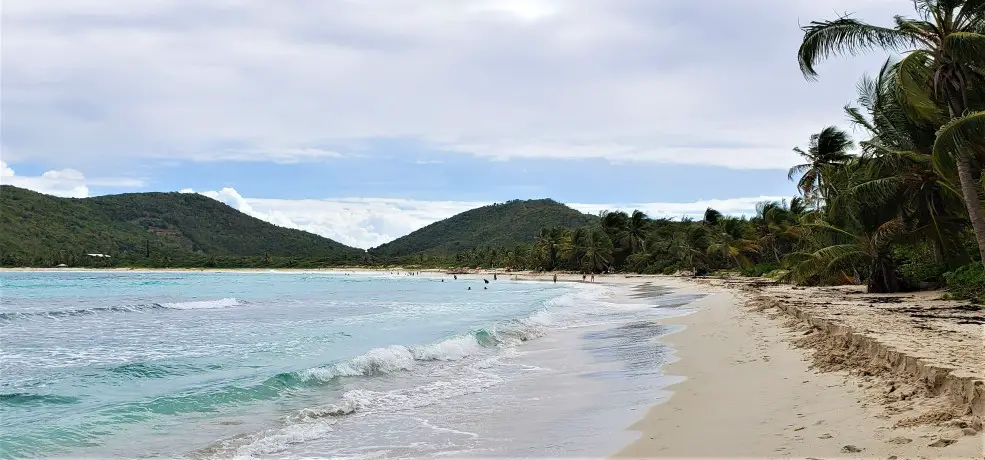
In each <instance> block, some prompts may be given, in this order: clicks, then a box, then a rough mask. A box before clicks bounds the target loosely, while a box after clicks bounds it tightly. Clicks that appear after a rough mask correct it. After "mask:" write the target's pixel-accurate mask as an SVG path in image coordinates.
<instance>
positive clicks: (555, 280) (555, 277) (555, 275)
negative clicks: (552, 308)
mask: <svg viewBox="0 0 985 460" xmlns="http://www.w3.org/2000/svg"><path fill="white" fill-rule="evenodd" d="M554 282H555V283H556V282H557V273H555V274H554Z"/></svg>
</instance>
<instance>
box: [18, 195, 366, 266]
mask: <svg viewBox="0 0 985 460" xmlns="http://www.w3.org/2000/svg"><path fill="white" fill-rule="evenodd" d="M0 228H2V229H3V230H2V231H0V265H4V266H41V267H51V266H56V265H60V264H65V265H68V266H98V267H107V266H137V267H313V266H325V265H342V264H356V263H365V262H366V260H367V255H366V253H365V251H362V250H360V249H356V248H350V247H348V246H344V245H342V244H340V243H337V242H335V241H332V240H330V239H327V238H323V237H320V236H318V235H314V234H311V233H307V232H302V231H300V230H293V229H286V228H282V227H277V226H275V225H272V224H269V223H267V222H264V221H261V220H259V219H256V218H253V217H250V216H248V215H246V214H243V213H241V212H239V211H237V210H235V209H233V208H231V207H229V206H226V205H225V204H222V203H220V202H218V201H216V200H213V199H211V198H207V197H204V196H201V195H197V194H193V193H130V194H124V195H108V196H101V197H94V198H84V199H74V198H56V197H53V196H48V195H43V194H40V193H36V192H32V191H29V190H24V189H20V188H17V187H12V186H8V185H4V186H0ZM88 254H102V255H108V256H109V257H100V256H90V255H88Z"/></svg>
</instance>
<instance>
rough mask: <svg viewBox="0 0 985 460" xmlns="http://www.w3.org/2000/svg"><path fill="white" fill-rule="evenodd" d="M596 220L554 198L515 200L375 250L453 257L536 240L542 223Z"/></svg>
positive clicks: (415, 257)
mask: <svg viewBox="0 0 985 460" xmlns="http://www.w3.org/2000/svg"><path fill="white" fill-rule="evenodd" d="M596 221H598V218H597V217H594V216H590V215H586V214H583V213H581V212H578V211H576V210H574V209H571V208H569V207H567V206H565V205H563V204H561V203H558V202H556V201H554V200H546V199H545V200H527V201H521V200H513V201H508V202H506V203H503V204H494V205H490V206H483V207H481V208H476V209H472V210H469V211H465V212H463V213H461V214H458V215H455V216H453V217H451V218H448V219H445V220H442V221H439V222H435V223H433V224H431V225H428V226H427V227H424V228H422V229H420V230H417V231H415V232H413V233H411V234H409V235H407V236H404V237H401V238H398V239H396V240H394V241H391V242H390V243H387V244H384V245H382V246H379V247H377V248H373V249H370V251H369V252H370V254H372V255H373V256H374V258H375V259H377V260H380V261H391V262H395V263H396V262H410V263H418V262H420V261H422V260H430V261H432V262H435V261H445V262H450V261H451V260H452V256H454V254H456V253H459V252H463V251H466V250H470V249H474V248H480V247H484V248H508V247H513V246H515V245H517V244H524V243H526V244H530V243H533V242H534V237H535V236H536V235H537V232H538V230H539V229H540V228H542V227H554V226H565V227H571V228H578V227H582V226H586V225H591V224H593V223H594V222H596Z"/></svg>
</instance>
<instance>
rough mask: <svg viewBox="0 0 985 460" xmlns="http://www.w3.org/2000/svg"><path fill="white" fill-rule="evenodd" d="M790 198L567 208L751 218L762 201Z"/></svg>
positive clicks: (660, 215) (659, 215) (591, 211)
mask: <svg viewBox="0 0 985 460" xmlns="http://www.w3.org/2000/svg"><path fill="white" fill-rule="evenodd" d="M789 198H790V197H781V196H758V197H750V198H727V199H711V200H698V201H693V202H690V203H623V204H582V203H570V204H568V206H571V207H572V208H575V209H577V210H579V211H581V212H584V213H588V214H596V215H597V214H598V213H599V212H601V211H606V210H608V211H626V212H632V211H634V210H637V209H638V210H640V211H643V212H645V213H646V214H647V215H649V216H650V217H654V218H670V219H675V218H680V217H684V216H687V217H692V218H701V217H703V216H704V213H705V210H707V209H708V208H712V209H715V210H717V211H719V212H721V213H722V214H727V215H733V216H753V215H755V214H756V205H757V204H759V203H762V202H764V201H780V200H784V199H789Z"/></svg>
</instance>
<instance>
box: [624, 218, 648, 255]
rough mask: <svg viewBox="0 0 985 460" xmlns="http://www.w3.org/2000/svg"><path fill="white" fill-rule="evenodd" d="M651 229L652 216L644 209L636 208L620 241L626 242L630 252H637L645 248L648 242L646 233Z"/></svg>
mask: <svg viewBox="0 0 985 460" xmlns="http://www.w3.org/2000/svg"><path fill="white" fill-rule="evenodd" d="M649 229H650V218H649V217H647V215H646V213H644V212H643V211H640V210H635V211H633V214H631V215H630V216H629V220H628V221H627V222H626V231H625V232H624V235H623V239H622V241H620V243H624V244H626V245H627V246H628V247H629V251H630V253H631V254H635V253H637V252H639V251H641V250H643V246H644V245H645V243H646V233H647V231H648V230H649Z"/></svg>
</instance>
